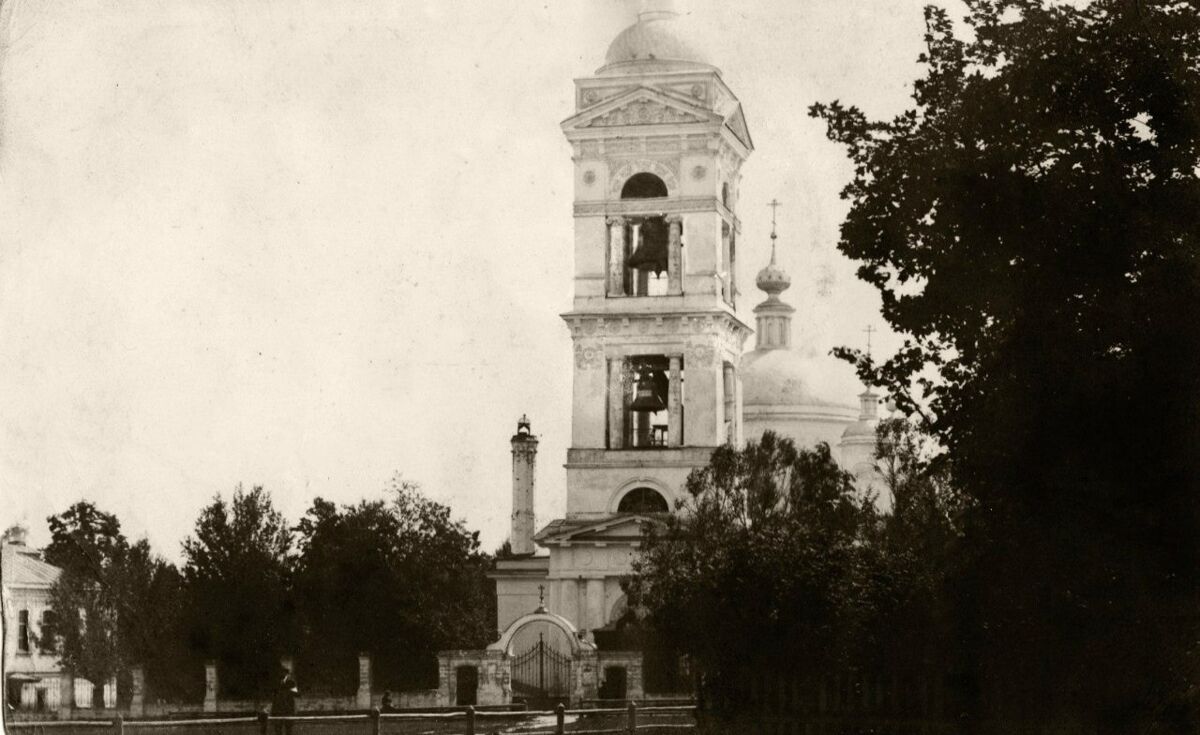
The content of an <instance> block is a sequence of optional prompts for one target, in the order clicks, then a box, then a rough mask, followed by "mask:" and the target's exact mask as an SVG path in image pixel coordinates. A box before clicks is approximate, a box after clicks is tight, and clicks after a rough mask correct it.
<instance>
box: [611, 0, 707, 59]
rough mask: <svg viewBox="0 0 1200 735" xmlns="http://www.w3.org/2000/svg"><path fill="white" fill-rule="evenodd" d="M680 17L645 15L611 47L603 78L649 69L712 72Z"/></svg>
mask: <svg viewBox="0 0 1200 735" xmlns="http://www.w3.org/2000/svg"><path fill="white" fill-rule="evenodd" d="M685 25H686V24H685V23H683V22H682V21H681V20H680V18H679V16H678V15H677V14H676V13H674V12H671V11H667V10H660V11H652V12H646V13H642V14H640V15H639V16H638V20H637V22H636V23H634V24H633V25H631V26H629V27H628V28H626V29H625V30H623V31H621V32H620V33H619V34H618V35H617V37H616V38H615V39H613V42H612V43H611V44H609V47H608V53H607V54H605V56H604V66H603V67H601V69H600V72H599V73H602V74H622V73H632V72H636V71H642V70H644V69H645V68H646V67H648V66H652V67H654V68H655V69H658V68H662V69H664V70H690V69H697V68H701V69H711V68H712V64H711V63H710V62H709V60H708V59H707V58H706V57H705V56H704V55H703V54H701V53H700V52H699V51H698V50H697V49H696V48H695V46H693V45H692V43H691V42H690V41H688V40H687V36H688V34H687V33H686V32H685V29H684V26H685Z"/></svg>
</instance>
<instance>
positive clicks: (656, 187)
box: [621, 171, 667, 199]
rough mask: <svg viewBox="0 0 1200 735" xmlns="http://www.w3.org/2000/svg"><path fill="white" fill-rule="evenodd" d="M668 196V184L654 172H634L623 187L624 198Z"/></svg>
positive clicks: (622, 195) (622, 194) (622, 196)
mask: <svg viewBox="0 0 1200 735" xmlns="http://www.w3.org/2000/svg"><path fill="white" fill-rule="evenodd" d="M665 196H667V185H666V184H665V183H663V180H662V179H660V178H658V177H657V176H655V175H654V174H652V173H647V172H645V171H643V172H642V173H638V174H634V175H633V176H630V177H629V179H628V180H626V182H625V185H624V186H622V187H621V198H622V199H656V198H658V197H665Z"/></svg>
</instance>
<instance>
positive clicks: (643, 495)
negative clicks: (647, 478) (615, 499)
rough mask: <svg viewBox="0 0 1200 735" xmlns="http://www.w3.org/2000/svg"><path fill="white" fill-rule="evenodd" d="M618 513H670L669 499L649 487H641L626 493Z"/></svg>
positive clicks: (619, 505) (618, 507)
mask: <svg viewBox="0 0 1200 735" xmlns="http://www.w3.org/2000/svg"><path fill="white" fill-rule="evenodd" d="M617 512H618V513H668V512H670V508H668V507H667V499H666V498H664V497H663V496H662V494H661V493H660V492H658V491H657V490H654V489H653V488H648V487H639V488H634V489H633V490H630V491H629V492H627V493H625V497H623V498H621V502H620V504H618V505H617Z"/></svg>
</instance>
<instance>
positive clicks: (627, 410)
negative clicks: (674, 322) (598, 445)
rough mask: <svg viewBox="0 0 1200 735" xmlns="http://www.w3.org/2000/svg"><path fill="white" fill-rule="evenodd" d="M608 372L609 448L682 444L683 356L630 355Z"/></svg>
mask: <svg viewBox="0 0 1200 735" xmlns="http://www.w3.org/2000/svg"><path fill="white" fill-rule="evenodd" d="M610 371H611V372H610V374H609V393H608V401H609V403H608V405H609V448H610V449H666V448H667V447H671V446H683V439H684V437H683V404H684V392H683V391H684V385H685V379H684V364H683V356H682V355H676V356H668V355H630V356H628V357H624V358H619V359H617V360H614V361H613V362H612V363H611V367H610Z"/></svg>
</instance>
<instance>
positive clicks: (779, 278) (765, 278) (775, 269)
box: [754, 227, 792, 301]
mask: <svg viewBox="0 0 1200 735" xmlns="http://www.w3.org/2000/svg"><path fill="white" fill-rule="evenodd" d="M775 238H776V235H775V228H774V227H772V228H771V262H770V263H768V264H767V267H766V268H763V269H762V270H760V271H759V272H758V275H757V276H755V278H754V283H755V285H757V286H758V287H759V289H760V290H762V291H764V292H766V294H767V301H779V294H781V293H783V292H784V291H786V290H788V288H790V287H791V285H792V277H791V276H789V275H788V274H787V271H785V270H784V269H782V268H780V267H779V266H778V265H776V264H775Z"/></svg>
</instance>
